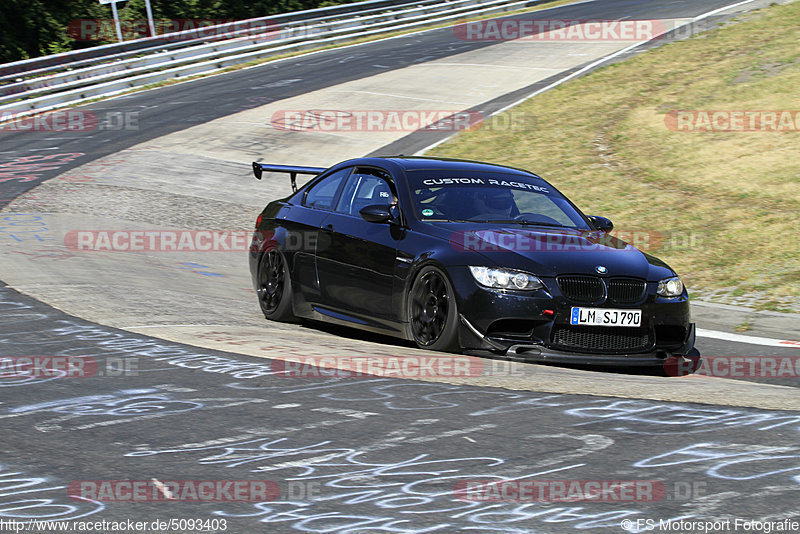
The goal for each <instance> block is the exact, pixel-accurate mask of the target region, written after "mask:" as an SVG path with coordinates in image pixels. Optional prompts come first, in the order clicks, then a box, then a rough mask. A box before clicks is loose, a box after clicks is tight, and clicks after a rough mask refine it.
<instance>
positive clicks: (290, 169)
mask: <svg viewBox="0 0 800 534" xmlns="http://www.w3.org/2000/svg"><path fill="white" fill-rule="evenodd" d="M326 170H327V169H324V168H322V167H301V166H299V165H270V164H269V163H258V162H257V161H254V162H253V174H254V175H255V177H256V180H260V179H261V174H262V173H264V172H286V173H289V175H290V176H291V178H292V192H295V191H297V175H298V174H312V175H314V176H316V175H318V174H322V173H323V172H325V171H326Z"/></svg>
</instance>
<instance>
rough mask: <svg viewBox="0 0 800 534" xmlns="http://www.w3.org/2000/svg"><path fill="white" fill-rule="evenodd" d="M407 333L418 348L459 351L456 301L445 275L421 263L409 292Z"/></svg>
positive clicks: (435, 268)
mask: <svg viewBox="0 0 800 534" xmlns="http://www.w3.org/2000/svg"><path fill="white" fill-rule="evenodd" d="M408 334H409V336H408V337H409V339H411V340H412V341H414V342H415V343H416V344H417V346H418V347H419V348H421V349H428V350H438V351H446V352H458V351H459V350H460V347H459V346H458V305H457V304H456V299H455V292H454V291H453V286H452V284H451V283H450V280H449V279H448V278H447V275H446V274H445V273H444V272H443V271H442V270H441V269H439V268H437V267H434V266H427V267H423V268H422V269H421V270H420V271H419V273H418V274H417V276H416V278H415V279H414V283H413V284H412V286H411V291H410V292H409V294H408Z"/></svg>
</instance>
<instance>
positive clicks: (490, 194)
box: [475, 187, 517, 219]
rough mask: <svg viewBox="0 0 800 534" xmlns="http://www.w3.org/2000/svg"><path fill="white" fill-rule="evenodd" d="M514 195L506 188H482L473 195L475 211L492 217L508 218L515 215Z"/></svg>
mask: <svg viewBox="0 0 800 534" xmlns="http://www.w3.org/2000/svg"><path fill="white" fill-rule="evenodd" d="M516 207H517V205H516V203H515V202H514V195H513V194H512V193H511V191H509V190H508V189H499V188H494V187H493V188H483V189H481V190H480V191H478V193H477V194H476V195H475V208H476V213H479V214H481V215H487V216H490V217H492V218H499V219H509V218H513V217H514V215H516V213H515V212H516Z"/></svg>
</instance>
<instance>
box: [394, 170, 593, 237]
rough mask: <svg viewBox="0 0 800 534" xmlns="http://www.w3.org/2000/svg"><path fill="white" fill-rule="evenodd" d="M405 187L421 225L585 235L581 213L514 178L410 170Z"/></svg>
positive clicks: (545, 187)
mask: <svg viewBox="0 0 800 534" xmlns="http://www.w3.org/2000/svg"><path fill="white" fill-rule="evenodd" d="M408 183H409V187H410V189H411V196H412V198H413V201H414V212H415V214H416V216H417V218H419V219H420V220H423V221H425V220H431V221H433V220H447V221H470V222H477V223H497V222H503V223H508V222H514V223H518V224H530V225H536V226H557V227H567V228H578V229H581V230H588V229H589V226H588V225H587V223H586V222H585V220H584V219H583V217H582V216H581V214H580V213H579V212H578V211H577V210H576V209H575V208H574V207H573V206H572V205H571V204H570V203H569V202H568V201H567V199H566V198H564V196H563V195H561V193H559V192H558V191H555V190H553V187H552V186H551V185H550V184H548V183H547V182H545V181H544V180H542V179H541V178H536V177H533V176H520V175H517V174H503V173H484V172H475V171H471V172H458V174H457V175H456V174H454V173H453V171H425V170H420V171H410V172H408Z"/></svg>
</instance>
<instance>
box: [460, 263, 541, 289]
mask: <svg viewBox="0 0 800 534" xmlns="http://www.w3.org/2000/svg"><path fill="white" fill-rule="evenodd" d="M469 270H470V272H471V273H472V276H474V277H475V280H476V281H477V282H478V283H479V284H480V285H482V286H486V287H492V288H495V289H516V290H520V291H533V290H535V289H541V288H542V287H544V284H542V281H541V280H539V279H538V278H536V277H535V276H533V275H532V274H529V273H526V272H523V271H512V270H511V269H493V268H491V267H472V266H470V268H469Z"/></svg>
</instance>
